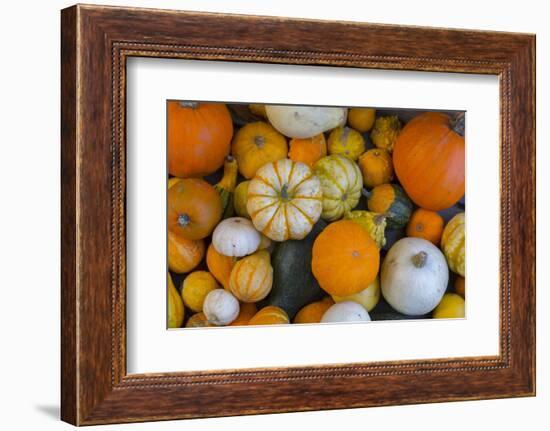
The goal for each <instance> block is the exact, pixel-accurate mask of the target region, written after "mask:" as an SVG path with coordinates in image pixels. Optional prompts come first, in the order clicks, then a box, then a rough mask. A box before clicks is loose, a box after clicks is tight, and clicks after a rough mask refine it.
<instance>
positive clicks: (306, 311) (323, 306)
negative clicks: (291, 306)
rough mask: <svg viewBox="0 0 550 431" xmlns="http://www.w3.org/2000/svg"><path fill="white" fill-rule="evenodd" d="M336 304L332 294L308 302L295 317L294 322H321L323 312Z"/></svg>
mask: <svg viewBox="0 0 550 431" xmlns="http://www.w3.org/2000/svg"><path fill="white" fill-rule="evenodd" d="M333 305H334V301H333V299H332V298H331V297H330V296H326V297H324V298H323V299H321V300H319V301H315V302H312V303H310V304H307V305H306V306H305V307H302V309H301V310H300V311H298V313H297V314H296V316H295V317H294V319H293V321H292V323H320V322H321V319H322V318H323V314H325V312H326V311H327V310H328V309H329V308H330V307H332V306H333Z"/></svg>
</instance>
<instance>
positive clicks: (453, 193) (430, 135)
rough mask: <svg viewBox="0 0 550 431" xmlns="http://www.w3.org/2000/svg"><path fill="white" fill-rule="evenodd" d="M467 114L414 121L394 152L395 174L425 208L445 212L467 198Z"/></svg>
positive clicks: (430, 116)
mask: <svg viewBox="0 0 550 431" xmlns="http://www.w3.org/2000/svg"><path fill="white" fill-rule="evenodd" d="M463 134H464V114H462V113H461V114H459V115H457V116H456V117H455V118H454V119H451V118H450V117H449V116H447V115H445V114H442V113H440V112H426V113H424V114H420V115H419V116H417V117H415V118H413V119H412V120H411V121H409V122H408V123H407V125H406V126H405V127H404V128H403V130H402V131H401V133H400V134H399V136H398V138H397V141H396V143H395V148H394V150H393V167H394V169H395V174H396V175H397V178H399V181H400V183H401V185H402V186H403V188H404V189H405V191H406V192H407V195H408V196H409V197H410V198H411V199H412V200H413V202H414V203H415V204H417V205H418V206H419V207H421V208H425V209H428V210H432V211H441V210H444V209H446V208H450V207H452V206H453V205H454V204H455V203H457V202H458V200H459V199H460V198H461V197H462V196H463V195H464V185H465V180H466V176H465V162H466V157H465V143H464V136H463Z"/></svg>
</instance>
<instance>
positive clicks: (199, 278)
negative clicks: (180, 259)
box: [181, 271, 220, 313]
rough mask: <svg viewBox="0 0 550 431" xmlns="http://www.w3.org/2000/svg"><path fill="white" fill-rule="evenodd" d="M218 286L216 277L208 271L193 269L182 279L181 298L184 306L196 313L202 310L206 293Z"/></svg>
mask: <svg viewBox="0 0 550 431" xmlns="http://www.w3.org/2000/svg"><path fill="white" fill-rule="evenodd" d="M219 287H220V286H219V285H218V283H217V281H216V279H215V278H214V277H213V276H212V274H210V273H209V272H208V271H195V272H192V273H191V274H189V275H188V276H187V277H185V280H183V284H182V288H181V298H182V299H183V303H184V304H185V306H186V307H188V308H190V309H191V310H193V311H194V312H196V313H198V312H200V311H202V306H203V303H204V298H206V295H208V294H209V293H210V292H211V291H212V290H214V289H218V288H219Z"/></svg>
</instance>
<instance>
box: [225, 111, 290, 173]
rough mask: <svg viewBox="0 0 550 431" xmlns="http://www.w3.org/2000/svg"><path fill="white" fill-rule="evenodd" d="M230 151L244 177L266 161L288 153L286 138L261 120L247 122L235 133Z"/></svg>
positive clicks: (274, 159)
mask: <svg viewBox="0 0 550 431" xmlns="http://www.w3.org/2000/svg"><path fill="white" fill-rule="evenodd" d="M231 153H232V155H233V157H235V159H237V163H238V165H239V172H240V173H241V175H242V176H243V177H245V178H246V179H250V178H252V177H253V176H254V175H255V174H256V171H257V170H258V169H259V168H261V167H262V166H263V165H265V164H266V163H270V162H274V161H276V160H279V159H284V158H285V157H286V156H287V153H288V146H287V143H286V139H285V137H284V136H283V135H281V134H280V133H279V132H277V130H275V129H274V128H273V127H272V126H271V125H270V124H267V123H265V122H263V121H257V122H255V123H248V124H246V125H245V126H243V127H242V128H241V129H239V131H238V132H237V133H236V134H235V138H234V139H233V144H232V146H231Z"/></svg>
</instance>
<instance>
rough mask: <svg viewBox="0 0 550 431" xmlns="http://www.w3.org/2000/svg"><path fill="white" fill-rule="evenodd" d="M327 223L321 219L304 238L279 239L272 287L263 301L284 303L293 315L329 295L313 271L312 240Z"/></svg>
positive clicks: (272, 261) (273, 303) (280, 305)
mask: <svg viewBox="0 0 550 431" xmlns="http://www.w3.org/2000/svg"><path fill="white" fill-rule="evenodd" d="M325 227H326V223H325V222H324V221H322V220H319V221H318V222H317V223H316V224H315V226H314V227H313V229H312V230H311V232H310V233H309V234H308V235H307V236H306V237H305V238H304V239H302V240H299V241H297V240H288V241H284V242H280V243H277V244H276V246H275V249H274V250H273V252H272V254H271V265H273V288H272V289H271V292H270V294H269V296H268V297H267V298H266V299H265V300H264V303H265V304H266V305H276V306H278V307H281V308H282V309H283V310H285V311H286V312H287V314H288V316H289V317H290V318H291V319H292V318H294V316H295V315H296V313H297V312H298V310H300V309H301V308H302V307H304V306H305V305H306V304H309V303H310V302H313V301H316V300H318V299H321V298H322V297H324V296H325V295H326V293H325V292H324V291H323V290H322V289H321V288H320V287H319V283H317V280H316V279H315V277H314V276H313V273H312V272H311V249H312V247H313V242H314V241H315V238H317V236H318V235H319V234H320V233H321V232H322V231H323V229H324V228H325Z"/></svg>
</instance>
